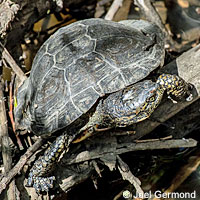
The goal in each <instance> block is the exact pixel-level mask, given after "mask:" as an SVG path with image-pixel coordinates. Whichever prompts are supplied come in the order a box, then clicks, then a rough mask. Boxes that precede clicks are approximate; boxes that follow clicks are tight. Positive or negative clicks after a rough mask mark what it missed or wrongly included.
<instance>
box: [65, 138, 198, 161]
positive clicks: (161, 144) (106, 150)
mask: <svg viewBox="0 0 200 200" xmlns="http://www.w3.org/2000/svg"><path fill="white" fill-rule="evenodd" d="M105 139H106V140H107V142H106V143H105ZM111 142H112V143H111ZM96 143H99V144H100V145H99V146H97V147H96V148H95V149H94V150H92V151H90V149H92V146H95V144H96ZM110 144H112V146H111V145H110ZM85 145H87V149H88V150H85V151H81V152H79V151H78V150H76V153H74V154H70V152H69V154H67V155H68V157H67V158H65V161H64V162H65V163H66V165H71V164H74V163H80V162H84V161H89V160H93V159H97V158H101V157H105V156H107V155H110V154H113V155H114V154H116V155H120V154H123V153H127V152H130V151H141V150H154V149H170V148H181V147H195V146H196V145H197V141H196V140H193V139H176V140H164V141H148V142H143V143H135V142H134V141H131V140H130V139H129V141H126V142H123V143H118V141H117V140H115V141H114V140H113V139H109V137H106V138H104V137H103V138H102V137H98V138H94V139H93V140H90V141H87V144H85ZM67 155H66V156H67Z"/></svg>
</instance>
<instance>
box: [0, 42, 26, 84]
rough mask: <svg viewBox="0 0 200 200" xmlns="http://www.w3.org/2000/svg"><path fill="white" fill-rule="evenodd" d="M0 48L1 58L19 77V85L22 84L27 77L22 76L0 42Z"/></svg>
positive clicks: (21, 72) (22, 73)
mask: <svg viewBox="0 0 200 200" xmlns="http://www.w3.org/2000/svg"><path fill="white" fill-rule="evenodd" d="M0 46H1V48H3V52H2V58H3V59H5V60H6V62H7V63H8V64H9V65H10V67H11V68H12V70H13V71H14V72H15V74H16V75H17V76H18V77H19V79H20V81H21V83H23V82H24V81H25V80H26V79H27V77H26V75H25V74H24V72H23V71H22V70H21V69H20V67H19V66H18V65H17V63H16V62H15V60H14V59H13V57H12V56H11V55H10V53H9V52H8V50H7V49H6V48H5V47H4V46H3V44H2V43H1V42H0Z"/></svg>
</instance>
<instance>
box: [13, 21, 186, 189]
mask: <svg viewBox="0 0 200 200" xmlns="http://www.w3.org/2000/svg"><path fill="white" fill-rule="evenodd" d="M164 40H165V38H164V34H163V33H162V31H161V30H160V28H159V27H158V26H156V25H155V24H153V23H150V22H147V21H144V20H124V21H120V22H113V21H108V20H104V19H93V18H92V19H86V20H80V21H77V22H74V23H72V24H70V25H68V26H65V27H62V28H60V29H58V30H57V31H56V32H55V33H54V34H53V35H51V36H50V37H49V39H47V40H46V41H45V42H44V44H43V45H42V46H41V48H40V49H39V51H38V52H37V54H36V56H35V58H34V61H33V64H32V69H31V73H30V76H29V78H27V80H26V81H25V82H24V83H23V84H22V85H21V86H20V87H19V89H18V92H17V107H16V108H15V123H16V127H17V129H18V130H20V129H26V130H29V131H31V132H33V133H34V134H36V135H38V136H41V137H44V138H47V139H48V138H49V137H52V136H56V139H55V141H54V142H53V143H52V144H51V145H50V147H49V148H48V149H47V150H46V151H45V152H44V155H42V156H40V157H39V158H38V160H37V161H36V162H35V163H34V164H33V167H32V168H31V169H30V172H29V175H28V181H27V186H33V187H34V188H35V189H36V191H37V192H41V191H47V192H48V191H49V189H50V188H52V187H53V180H54V179H55V177H54V176H48V174H49V173H50V172H51V170H52V168H53V166H54V165H55V164H56V163H57V162H58V161H59V159H60V156H61V154H62V152H63V151H65V152H67V151H68V149H69V146H70V144H71V143H77V142H80V141H82V140H83V139H86V138H87V137H89V136H91V135H93V133H95V132H97V131H104V130H105V129H110V128H113V127H127V126H131V125H133V124H135V123H138V122H140V121H143V120H145V119H147V118H149V116H150V115H151V114H152V113H153V112H154V110H155V109H156V107H157V106H158V105H159V104H160V102H161V99H162V97H163V94H164V92H165V91H167V93H168V94H169V95H172V96H175V97H177V98H180V97H182V96H184V95H186V93H188V88H189V84H188V83H187V82H186V81H184V80H183V79H182V78H181V77H179V76H177V75H171V74H161V75H160V76H159V77H158V78H157V81H152V80H148V79H147V80H146V77H147V76H148V75H149V74H150V73H151V72H152V71H153V70H155V69H156V68H158V67H159V66H162V65H163V63H164V57H165V48H164V45H165V42H164Z"/></svg>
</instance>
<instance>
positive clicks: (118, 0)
mask: <svg viewBox="0 0 200 200" xmlns="http://www.w3.org/2000/svg"><path fill="white" fill-rule="evenodd" d="M122 3H123V0H114V1H113V3H112V5H111V6H110V9H109V10H108V12H107V14H106V16H105V19H106V20H112V19H113V17H114V15H115V13H116V12H117V10H118V9H119V8H120V7H121V6H122Z"/></svg>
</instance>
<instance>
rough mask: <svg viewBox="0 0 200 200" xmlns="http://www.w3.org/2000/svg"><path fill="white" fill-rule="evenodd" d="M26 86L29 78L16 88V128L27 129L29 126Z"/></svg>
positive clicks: (28, 97)
mask: <svg viewBox="0 0 200 200" xmlns="http://www.w3.org/2000/svg"><path fill="white" fill-rule="evenodd" d="M28 86H29V78H28V79H26V80H25V81H24V82H23V84H22V85H21V86H20V87H19V88H18V91H17V95H16V97H15V108H14V115H15V126H16V130H25V129H27V130H28V129H29V127H30V122H31V120H30V117H29V116H30V112H29V102H30V90H29V89H28Z"/></svg>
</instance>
